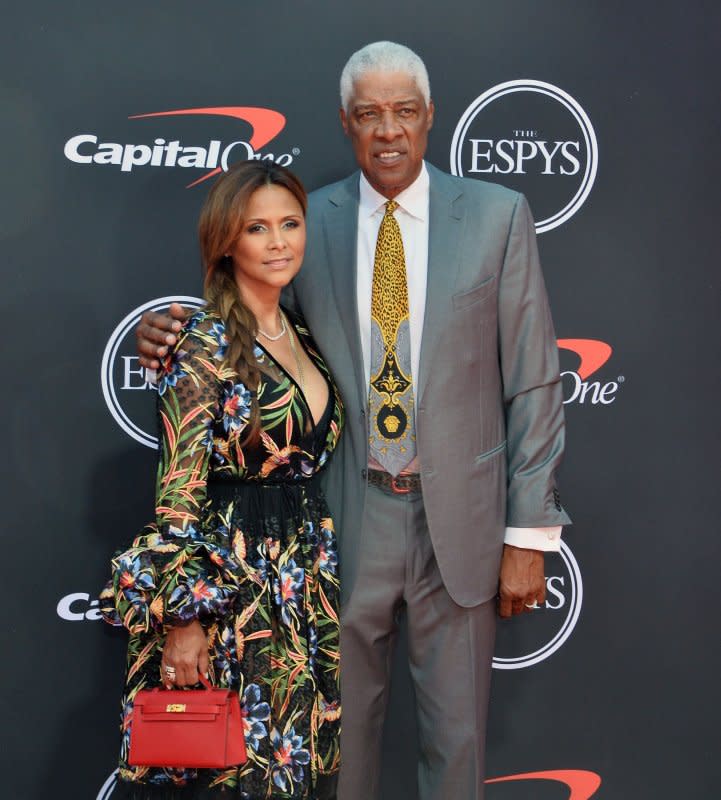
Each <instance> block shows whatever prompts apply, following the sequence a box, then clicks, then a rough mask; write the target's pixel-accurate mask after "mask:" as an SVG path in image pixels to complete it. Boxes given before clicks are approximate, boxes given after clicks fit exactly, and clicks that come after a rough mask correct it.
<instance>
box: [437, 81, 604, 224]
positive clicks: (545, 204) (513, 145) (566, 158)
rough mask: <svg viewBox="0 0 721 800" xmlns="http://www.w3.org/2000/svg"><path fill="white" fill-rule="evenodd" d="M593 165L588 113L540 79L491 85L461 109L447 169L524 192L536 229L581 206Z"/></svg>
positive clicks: (592, 133)
mask: <svg viewBox="0 0 721 800" xmlns="http://www.w3.org/2000/svg"><path fill="white" fill-rule="evenodd" d="M597 169H598V144H597V142H596V134H595V131H594V129H593V125H592V124H591V120H590V119H589V118H588V115H587V114H586V112H585V111H584V110H583V108H582V107H581V105H580V104H579V103H578V102H577V101H576V100H574V98H573V97H571V95H569V94H568V93H567V92H565V91H564V90H563V89H560V88H559V87H558V86H553V85H552V84H550V83H544V82H543V81H536V80H530V79H520V80H512V81H507V82H506V83H500V84H498V85H497V86H492V87H491V88H490V89H488V90H487V91H485V92H483V94H481V95H479V96H478V97H477V98H476V99H475V100H474V101H473V102H472V103H471V104H470V105H469V106H468V108H467V109H466V110H465V112H464V113H463V115H462V116H461V119H460V120H459V122H458V125H457V126H456V130H455V132H454V134H453V140H452V142H451V172H452V173H453V174H454V175H460V176H466V177H469V178H480V179H483V180H488V181H493V182H495V183H502V184H503V185H504V186H508V187H509V188H511V189H515V190H516V191H519V192H523V194H525V195H526V196H527V197H528V199H529V202H530V204H531V208H532V209H533V213H534V215H535V217H536V232H537V233H543V232H544V231H550V230H552V229H553V228H557V227H558V226H559V225H562V224H563V223H564V222H566V220H568V219H570V218H571V217H572V216H573V215H574V214H575V213H576V212H577V211H578V209H579V208H580V207H581V206H582V205H583V203H584V202H585V200H586V198H587V197H588V195H589V193H590V191H591V189H592V187H593V183H594V181H595V179H596V171H597Z"/></svg>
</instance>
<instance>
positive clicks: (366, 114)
mask: <svg viewBox="0 0 721 800" xmlns="http://www.w3.org/2000/svg"><path fill="white" fill-rule="evenodd" d="M358 116H359V117H360V119H361V120H369V119H374V118H375V116H376V112H375V111H361V113H360V114H359V115H358Z"/></svg>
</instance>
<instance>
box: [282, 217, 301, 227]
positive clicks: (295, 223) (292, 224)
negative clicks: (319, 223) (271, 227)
mask: <svg viewBox="0 0 721 800" xmlns="http://www.w3.org/2000/svg"><path fill="white" fill-rule="evenodd" d="M298 225H299V223H298V221H297V220H295V219H289V220H288V221H287V222H286V223H285V227H286V228H297V227H298Z"/></svg>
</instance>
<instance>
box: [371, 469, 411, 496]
mask: <svg viewBox="0 0 721 800" xmlns="http://www.w3.org/2000/svg"><path fill="white" fill-rule="evenodd" d="M368 483H370V484H372V485H373V486H377V487H378V488H379V489H382V490H383V491H384V492H389V493H390V494H411V492H415V493H418V492H420V491H421V476H420V475H419V474H418V473H417V472H401V473H399V474H398V475H391V474H390V472H386V471H385V470H382V469H369V470H368Z"/></svg>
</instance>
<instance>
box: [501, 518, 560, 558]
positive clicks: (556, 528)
mask: <svg viewBox="0 0 721 800" xmlns="http://www.w3.org/2000/svg"><path fill="white" fill-rule="evenodd" d="M503 541H504V543H505V544H510V545H513V547H521V548H523V549H524V550H544V551H545V552H547V553H557V552H558V551H559V550H560V549H561V526H560V525H553V526H551V527H549V528H506V535H505V536H504V538H503Z"/></svg>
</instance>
